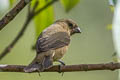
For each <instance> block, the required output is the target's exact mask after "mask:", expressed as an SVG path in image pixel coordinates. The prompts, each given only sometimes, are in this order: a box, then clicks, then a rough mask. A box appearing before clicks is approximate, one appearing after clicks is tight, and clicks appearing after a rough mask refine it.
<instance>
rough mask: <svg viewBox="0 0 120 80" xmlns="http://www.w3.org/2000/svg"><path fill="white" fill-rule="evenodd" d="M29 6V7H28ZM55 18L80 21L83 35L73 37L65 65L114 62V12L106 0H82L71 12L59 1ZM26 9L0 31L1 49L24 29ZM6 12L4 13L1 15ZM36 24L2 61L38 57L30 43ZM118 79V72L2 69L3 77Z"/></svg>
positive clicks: (7, 79) (17, 61)
mask: <svg viewBox="0 0 120 80" xmlns="http://www.w3.org/2000/svg"><path fill="white" fill-rule="evenodd" d="M26 8H27V7H26ZM54 8H55V18H56V19H60V18H71V19H73V20H74V21H76V22H77V23H78V25H79V26H80V28H81V30H82V34H76V35H74V36H73V37H72V40H71V44H70V47H69V50H68V52H67V54H66V55H65V56H64V58H63V59H62V60H63V61H64V62H65V63H66V64H87V63H105V62H111V61H113V60H112V54H113V52H114V48H113V42H112V34H111V30H108V29H107V25H108V24H111V23H112V16H113V13H112V12H111V11H110V8H109V4H108V1H107V0H81V1H80V3H79V4H78V5H77V6H76V7H75V8H73V9H72V10H71V11H70V12H69V13H66V12H65V10H64V9H63V7H62V6H61V5H60V3H59V2H57V3H55V4H54ZM26 12H27V9H24V10H23V11H22V12H20V14H19V15H17V17H16V18H15V19H14V20H13V21H12V22H11V23H9V24H8V25H7V26H6V27H5V28H4V29H3V30H2V31H1V32H0V52H2V51H3V49H4V48H5V47H6V46H7V45H8V44H9V43H10V42H11V41H12V40H13V39H14V38H15V36H16V35H17V34H18V32H19V30H20V29H21V27H22V25H23V23H24V21H25V18H26ZM3 15H4V14H1V15H0V16H1V17H2V16H3ZM33 26H34V23H33V22H31V23H30V24H29V27H28V29H27V31H26V32H25V34H24V36H23V37H22V38H21V39H20V41H19V42H18V43H17V44H16V46H15V47H14V48H13V49H12V51H11V52H10V53H9V54H8V55H7V56H6V57H5V58H4V59H2V60H1V61H0V64H19V65H28V64H29V63H30V62H31V61H32V59H33V58H34V56H35V51H33V50H31V46H32V45H33V44H34V41H35V30H34V27H33ZM48 79H49V80H73V79H76V80H117V79H118V72H117V71H90V72H89V71H88V72H66V73H64V76H61V74H59V73H57V72H54V73H52V72H43V73H41V76H40V77H39V75H38V73H32V74H28V73H13V72H9V73H7V72H5V73H4V72H0V80H48Z"/></svg>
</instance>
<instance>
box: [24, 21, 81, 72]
mask: <svg viewBox="0 0 120 80" xmlns="http://www.w3.org/2000/svg"><path fill="white" fill-rule="evenodd" d="M75 33H81V29H80V27H79V26H78V25H77V23H76V22H75V21H73V20H72V19H58V20H56V21H55V22H54V23H53V24H51V25H50V26H49V27H47V28H46V29H44V30H43V32H41V33H40V35H39V37H38V39H37V41H36V57H35V58H34V59H33V61H32V62H31V63H30V64H29V65H28V66H27V67H25V68H24V71H25V72H28V73H29V72H33V71H39V72H42V71H44V70H45V69H48V68H50V67H52V66H53V62H55V61H58V62H60V63H61V64H62V65H65V63H64V62H63V61H61V58H62V57H63V56H64V54H65V53H66V51H67V50H68V46H69V44H70V37H71V36H72V35H74V34H75Z"/></svg>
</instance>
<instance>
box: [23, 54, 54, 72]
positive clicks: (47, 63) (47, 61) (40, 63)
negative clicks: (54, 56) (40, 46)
mask: <svg viewBox="0 0 120 80" xmlns="http://www.w3.org/2000/svg"><path fill="white" fill-rule="evenodd" d="M52 64H53V62H52V60H51V58H50V56H43V57H40V58H39V59H38V56H37V57H35V59H34V60H33V61H32V62H31V64H29V65H28V66H27V67H25V68H24V71H25V72H34V71H36V70H37V71H40V72H42V71H43V70H44V69H47V68H49V67H51V66H52Z"/></svg>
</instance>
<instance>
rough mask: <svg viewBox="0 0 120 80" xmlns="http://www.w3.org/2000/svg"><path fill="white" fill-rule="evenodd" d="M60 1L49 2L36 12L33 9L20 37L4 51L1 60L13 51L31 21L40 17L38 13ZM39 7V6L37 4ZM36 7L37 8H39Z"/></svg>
mask: <svg viewBox="0 0 120 80" xmlns="http://www.w3.org/2000/svg"><path fill="white" fill-rule="evenodd" d="M56 1H58V0H52V1H51V2H49V3H48V4H46V5H45V6H43V7H42V8H40V9H39V10H38V11H36V12H35V11H34V10H35V9H34V8H33V9H32V11H30V13H28V16H27V19H26V21H25V23H24V25H23V27H22V29H21V30H20V32H19V33H18V35H17V36H16V37H15V39H14V40H13V41H12V42H11V43H10V44H9V45H8V46H7V47H6V48H5V49H4V50H3V52H2V53H1V54H0V60H1V59H3V57H5V56H6V55H7V54H8V53H9V52H10V51H11V50H12V48H13V47H14V46H15V44H16V43H17V42H18V40H19V39H20V38H21V37H22V36H23V34H24V32H25V30H26V29H27V26H28V24H29V23H30V21H31V20H32V19H33V18H34V17H35V16H36V15H38V13H40V12H42V11H43V10H45V9H46V8H48V7H49V6H50V5H52V4H53V3H55V2H56ZM36 5H38V4H36ZM36 5H35V6H34V7H37V6H36Z"/></svg>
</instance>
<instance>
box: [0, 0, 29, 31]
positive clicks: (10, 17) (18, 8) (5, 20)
mask: <svg viewBox="0 0 120 80" xmlns="http://www.w3.org/2000/svg"><path fill="white" fill-rule="evenodd" d="M30 1H31V0H29V2H30ZM29 2H26V1H25V0H20V2H18V3H17V4H16V6H15V7H14V8H13V9H11V10H10V11H9V12H8V13H7V14H6V15H5V16H4V17H3V18H2V19H1V20H0V30H2V29H3V28H4V27H5V26H6V25H7V24H8V23H9V22H10V21H12V20H13V19H14V18H15V16H16V15H17V14H18V13H19V12H20V11H21V10H22V9H23V8H24V7H25V6H26V5H27V4H28V3H29Z"/></svg>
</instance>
